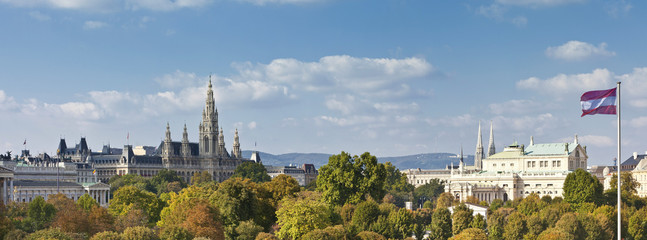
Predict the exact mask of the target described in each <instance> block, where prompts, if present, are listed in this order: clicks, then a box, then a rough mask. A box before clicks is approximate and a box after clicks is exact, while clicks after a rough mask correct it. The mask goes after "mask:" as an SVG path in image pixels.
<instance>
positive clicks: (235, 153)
mask: <svg viewBox="0 0 647 240" xmlns="http://www.w3.org/2000/svg"><path fill="white" fill-rule="evenodd" d="M231 155H232V157H235V158H242V154H241V151H240V142H239V141H238V128H236V131H235V132H234V146H233V149H232V150H231Z"/></svg>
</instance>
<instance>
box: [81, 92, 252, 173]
mask: <svg viewBox="0 0 647 240" xmlns="http://www.w3.org/2000/svg"><path fill="white" fill-rule="evenodd" d="M198 133H199V136H198V139H199V140H198V142H197V143H196V142H189V133H188V131H187V126H186V124H184V128H183V132H182V139H181V141H173V138H172V134H171V126H170V124H169V123H167V124H166V132H165V134H164V140H163V141H162V142H161V143H160V144H159V146H158V147H157V149H156V150H155V151H154V152H153V154H151V155H136V154H135V153H134V151H133V147H132V146H130V145H125V146H124V148H123V150H117V149H110V148H109V147H108V150H107V151H105V152H106V153H104V151H102V153H91V154H89V155H88V156H89V157H86V158H85V159H86V162H92V163H93V164H94V166H95V167H96V169H97V171H98V173H99V179H101V180H103V181H106V182H107V181H108V179H110V177H112V176H114V175H124V174H137V175H141V176H144V177H151V176H155V175H156V174H157V173H158V172H159V171H160V170H162V169H169V170H173V171H176V172H177V174H178V175H179V176H180V177H182V178H184V180H185V181H187V182H190V181H191V177H192V176H193V174H194V173H196V172H202V171H207V172H209V173H210V174H211V175H212V176H213V178H214V180H216V181H224V180H226V179H227V178H229V177H230V176H231V175H233V174H234V170H235V169H236V167H237V166H238V165H240V164H241V163H242V162H244V161H253V160H249V159H244V158H243V157H242V151H241V149H240V141H239V136H238V129H236V130H235V133H234V138H233V147H232V151H231V152H228V151H227V149H226V147H225V137H224V131H223V129H222V127H220V126H219V124H218V109H217V108H216V105H215V99H214V96H213V86H212V85H211V80H209V85H208V89H207V94H206V99H205V107H204V109H203V111H202V121H201V122H200V125H199V126H198ZM82 140H83V141H85V139H82ZM86 145H87V144H86ZM104 148H105V147H104ZM68 152H71V151H68ZM77 152H79V151H76V152H75V153H76V154H77V155H80V154H79V153H77ZM73 158H74V159H81V158H82V157H81V156H79V157H73Z"/></svg>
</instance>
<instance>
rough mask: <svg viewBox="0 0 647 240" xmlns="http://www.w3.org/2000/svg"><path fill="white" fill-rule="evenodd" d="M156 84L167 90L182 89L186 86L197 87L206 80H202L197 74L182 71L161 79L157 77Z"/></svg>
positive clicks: (166, 75)
mask: <svg viewBox="0 0 647 240" xmlns="http://www.w3.org/2000/svg"><path fill="white" fill-rule="evenodd" d="M154 80H155V82H157V83H158V84H160V85H161V86H162V87H165V88H181V87H186V86H196V85H198V84H199V83H200V82H203V81H204V80H205V79H200V78H198V76H197V75H196V74H195V73H186V72H182V71H180V70H175V72H173V73H170V74H164V75H163V76H161V77H156V78H155V79H154Z"/></svg>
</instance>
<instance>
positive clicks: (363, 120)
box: [315, 115, 387, 127]
mask: <svg viewBox="0 0 647 240" xmlns="http://www.w3.org/2000/svg"><path fill="white" fill-rule="evenodd" d="M386 119H387V118H386V117H385V116H381V117H376V116H359V115H358V116H350V117H347V118H338V117H331V116H320V117H318V118H316V119H315V120H316V121H317V123H319V124H322V123H323V122H329V123H332V124H335V125H337V126H340V127H347V126H355V125H366V124H372V123H376V122H386Z"/></svg>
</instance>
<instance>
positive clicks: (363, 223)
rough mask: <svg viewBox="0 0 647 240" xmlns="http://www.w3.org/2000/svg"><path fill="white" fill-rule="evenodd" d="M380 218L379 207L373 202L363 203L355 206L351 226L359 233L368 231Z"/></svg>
mask: <svg viewBox="0 0 647 240" xmlns="http://www.w3.org/2000/svg"><path fill="white" fill-rule="evenodd" d="M379 216H380V208H379V205H378V204H377V203H376V202H375V201H373V200H367V201H363V202H361V203H360V204H357V207H356V208H355V212H354V213H353V218H352V224H353V225H354V226H356V227H357V228H358V230H359V231H360V232H361V231H367V230H369V229H370V226H371V224H373V223H374V222H375V221H377V218H378V217H379Z"/></svg>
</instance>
